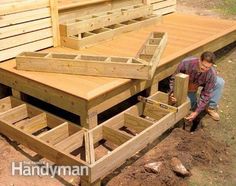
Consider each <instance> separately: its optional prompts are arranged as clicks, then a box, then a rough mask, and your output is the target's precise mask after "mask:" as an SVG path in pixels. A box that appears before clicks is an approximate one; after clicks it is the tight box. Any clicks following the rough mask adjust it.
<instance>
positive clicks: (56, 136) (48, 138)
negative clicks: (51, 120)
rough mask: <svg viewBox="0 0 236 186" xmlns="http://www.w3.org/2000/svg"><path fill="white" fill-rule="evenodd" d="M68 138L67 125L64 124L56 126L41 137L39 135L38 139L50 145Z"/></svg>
mask: <svg viewBox="0 0 236 186" xmlns="http://www.w3.org/2000/svg"><path fill="white" fill-rule="evenodd" d="M68 136H69V132H68V123H67V122H65V123H63V124H61V125H58V126H57V127H55V128H53V129H51V130H49V131H48V132H45V133H43V134H42V135H39V136H38V137H39V139H41V140H43V141H45V142H47V143H50V144H52V145H54V144H56V143H58V142H60V141H62V140H64V139H65V138H67V137H68Z"/></svg>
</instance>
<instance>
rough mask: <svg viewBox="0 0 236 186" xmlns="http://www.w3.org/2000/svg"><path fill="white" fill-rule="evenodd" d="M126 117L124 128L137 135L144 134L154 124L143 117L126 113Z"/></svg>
mask: <svg viewBox="0 0 236 186" xmlns="http://www.w3.org/2000/svg"><path fill="white" fill-rule="evenodd" d="M124 117H125V122H124V126H126V127H128V128H130V129H133V130H135V131H136V132H137V133H140V132H142V131H143V130H145V129H146V128H148V127H150V126H151V125H152V124H153V122H151V121H148V120H146V119H143V118H141V117H138V116H135V115H132V114H129V113H124Z"/></svg>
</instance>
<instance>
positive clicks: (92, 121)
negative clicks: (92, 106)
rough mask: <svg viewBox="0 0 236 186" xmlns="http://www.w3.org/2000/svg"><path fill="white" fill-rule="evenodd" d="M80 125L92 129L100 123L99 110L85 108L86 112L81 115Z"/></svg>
mask: <svg viewBox="0 0 236 186" xmlns="http://www.w3.org/2000/svg"><path fill="white" fill-rule="evenodd" d="M80 125H81V126H83V127H85V128H87V129H92V128H94V127H96V126H97V125H98V113H97V111H96V110H95V111H91V110H84V113H83V114H82V115H80Z"/></svg>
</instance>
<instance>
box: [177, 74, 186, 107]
mask: <svg viewBox="0 0 236 186" xmlns="http://www.w3.org/2000/svg"><path fill="white" fill-rule="evenodd" d="M188 82H189V75H187V74H182V73H179V74H177V75H176V76H175V83H174V97H175V98H176V99H177V103H176V106H180V105H182V104H183V103H184V102H186V99H187V95H188Z"/></svg>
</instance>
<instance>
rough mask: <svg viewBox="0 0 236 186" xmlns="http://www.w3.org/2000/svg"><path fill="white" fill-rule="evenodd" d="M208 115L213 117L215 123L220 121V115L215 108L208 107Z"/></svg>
mask: <svg viewBox="0 0 236 186" xmlns="http://www.w3.org/2000/svg"><path fill="white" fill-rule="evenodd" d="M206 111H207V113H208V114H209V115H210V116H211V118H212V119H213V120H215V121H220V115H219V114H218V113H217V111H216V109H215V108H210V107H208V108H207V109H206Z"/></svg>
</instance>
